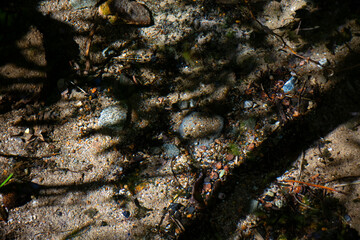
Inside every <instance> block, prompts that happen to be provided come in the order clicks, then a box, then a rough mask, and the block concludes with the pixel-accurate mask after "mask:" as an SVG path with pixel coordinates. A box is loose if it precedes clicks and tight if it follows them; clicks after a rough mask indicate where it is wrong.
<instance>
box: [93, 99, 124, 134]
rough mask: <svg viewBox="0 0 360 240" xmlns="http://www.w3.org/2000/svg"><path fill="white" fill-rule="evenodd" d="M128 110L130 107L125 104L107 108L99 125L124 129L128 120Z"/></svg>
mask: <svg viewBox="0 0 360 240" xmlns="http://www.w3.org/2000/svg"><path fill="white" fill-rule="evenodd" d="M127 111H128V108H127V106H126V105H125V104H119V105H114V106H110V107H107V108H105V109H104V110H103V111H102V112H101V115H100V118H99V122H98V125H99V127H103V128H114V129H122V128H123V127H124V124H125V121H126V117H127Z"/></svg>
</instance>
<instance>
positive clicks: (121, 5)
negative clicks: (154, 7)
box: [99, 0, 153, 26]
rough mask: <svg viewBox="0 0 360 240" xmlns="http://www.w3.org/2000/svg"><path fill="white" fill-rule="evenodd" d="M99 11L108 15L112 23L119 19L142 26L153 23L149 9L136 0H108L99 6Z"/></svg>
mask: <svg viewBox="0 0 360 240" xmlns="http://www.w3.org/2000/svg"><path fill="white" fill-rule="evenodd" d="M99 13H100V15H101V16H103V17H107V18H108V19H109V21H110V22H111V23H116V22H117V21H118V20H120V21H122V22H124V23H126V24H132V25H140V26H149V25H151V24H152V23H153V22H152V16H151V12H150V11H149V9H148V8H147V7H146V6H145V5H143V4H141V3H138V2H136V1H130V0H108V1H107V2H105V3H103V4H102V5H101V6H100V7H99Z"/></svg>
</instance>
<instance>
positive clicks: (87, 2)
mask: <svg viewBox="0 0 360 240" xmlns="http://www.w3.org/2000/svg"><path fill="white" fill-rule="evenodd" d="M98 2H100V0H71V1H70V4H71V7H72V8H73V9H81V8H87V7H93V6H95V5H96V4H97V3H98Z"/></svg>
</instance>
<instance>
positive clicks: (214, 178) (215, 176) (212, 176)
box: [210, 171, 219, 180]
mask: <svg viewBox="0 0 360 240" xmlns="http://www.w3.org/2000/svg"><path fill="white" fill-rule="evenodd" d="M210 178H211V180H216V179H218V178H219V174H218V173H217V172H215V171H212V172H211V173H210Z"/></svg>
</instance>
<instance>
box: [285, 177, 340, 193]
mask: <svg viewBox="0 0 360 240" xmlns="http://www.w3.org/2000/svg"><path fill="white" fill-rule="evenodd" d="M281 181H282V182H291V183H300V184H305V185H307V186H311V187H316V188H322V189H325V190H329V191H333V192H338V193H342V194H346V193H344V192H341V191H339V190H336V189H334V188H330V187H325V186H321V185H317V184H313V183H307V182H302V181H297V180H281Z"/></svg>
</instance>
